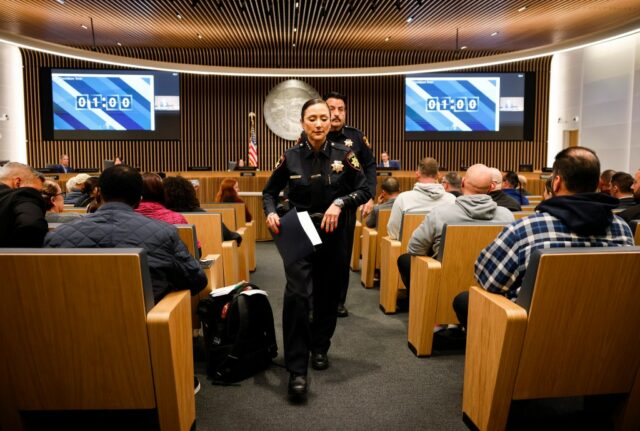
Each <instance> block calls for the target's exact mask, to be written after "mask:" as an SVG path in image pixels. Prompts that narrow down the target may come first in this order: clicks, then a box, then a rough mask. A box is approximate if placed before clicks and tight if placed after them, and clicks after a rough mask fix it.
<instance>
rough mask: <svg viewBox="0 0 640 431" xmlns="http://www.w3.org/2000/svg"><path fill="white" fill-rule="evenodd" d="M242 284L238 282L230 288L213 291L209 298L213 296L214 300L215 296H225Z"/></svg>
mask: <svg viewBox="0 0 640 431" xmlns="http://www.w3.org/2000/svg"><path fill="white" fill-rule="evenodd" d="M242 283H243V282H240V283H238V284H232V285H231V286H225V287H221V288H220V289H214V290H212V291H211V293H210V294H209V296H213V297H214V298H215V297H216V296H223V295H227V294H229V293H231V291H232V290H233V289H235V288H236V287H238V286H239V285H240V284H242Z"/></svg>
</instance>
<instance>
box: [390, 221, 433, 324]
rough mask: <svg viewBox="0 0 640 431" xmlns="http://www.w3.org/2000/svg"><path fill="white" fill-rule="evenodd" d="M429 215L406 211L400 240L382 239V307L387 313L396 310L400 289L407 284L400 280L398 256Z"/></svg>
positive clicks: (405, 249) (404, 250)
mask: <svg viewBox="0 0 640 431" xmlns="http://www.w3.org/2000/svg"><path fill="white" fill-rule="evenodd" d="M426 216H427V215H426V214H425V213H421V212H415V213H405V214H403V216H402V223H401V225H400V238H401V239H400V241H398V240H393V239H391V238H390V237H389V236H386V237H384V238H382V241H381V248H382V250H381V258H380V259H381V263H380V309H381V310H382V311H383V312H384V313H385V314H392V313H395V312H396V306H397V301H398V290H400V289H404V288H405V286H404V285H403V284H402V280H400V274H399V272H398V257H400V255H401V254H402V253H406V252H407V246H408V244H409V240H410V239H411V235H412V234H413V231H414V230H416V228H417V227H418V226H420V223H422V221H423V220H424V218H425V217H426Z"/></svg>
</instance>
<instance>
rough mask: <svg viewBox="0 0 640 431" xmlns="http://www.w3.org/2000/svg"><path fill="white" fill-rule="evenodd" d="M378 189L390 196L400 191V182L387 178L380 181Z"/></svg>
mask: <svg viewBox="0 0 640 431" xmlns="http://www.w3.org/2000/svg"><path fill="white" fill-rule="evenodd" d="M380 187H381V188H382V190H384V191H385V192H387V193H389V194H390V195H392V194H395V193H398V192H399V191H400V182H399V181H398V180H397V179H396V178H393V177H387V178H385V179H384V181H382V184H381V185H380Z"/></svg>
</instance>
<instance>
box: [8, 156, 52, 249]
mask: <svg viewBox="0 0 640 431" xmlns="http://www.w3.org/2000/svg"><path fill="white" fill-rule="evenodd" d="M43 181H44V176H43V175H42V174H41V173H40V172H38V171H36V170H34V169H33V168H31V167H30V166H27V165H24V164H22V163H17V162H9V163H7V164H5V165H4V166H2V167H0V247H42V241H43V240H44V236H45V235H46V234H47V230H48V229H49V227H48V225H47V221H46V220H45V218H44V214H45V205H44V201H43V200H42V196H41V195H40V191H41V190H42V183H43Z"/></svg>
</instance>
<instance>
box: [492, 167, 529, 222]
mask: <svg viewBox="0 0 640 431" xmlns="http://www.w3.org/2000/svg"><path fill="white" fill-rule="evenodd" d="M490 169H491V179H492V182H493V187H492V191H491V192H489V196H491V199H493V200H494V201H495V203H497V204H498V205H499V206H501V207H505V208H507V209H508V210H509V211H513V212H516V211H522V207H521V206H520V204H519V203H518V202H517V201H516V200H515V199H513V198H512V197H511V196H509V195H507V194H506V193H505V192H503V191H502V172H500V170H499V169H497V168H490Z"/></svg>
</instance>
